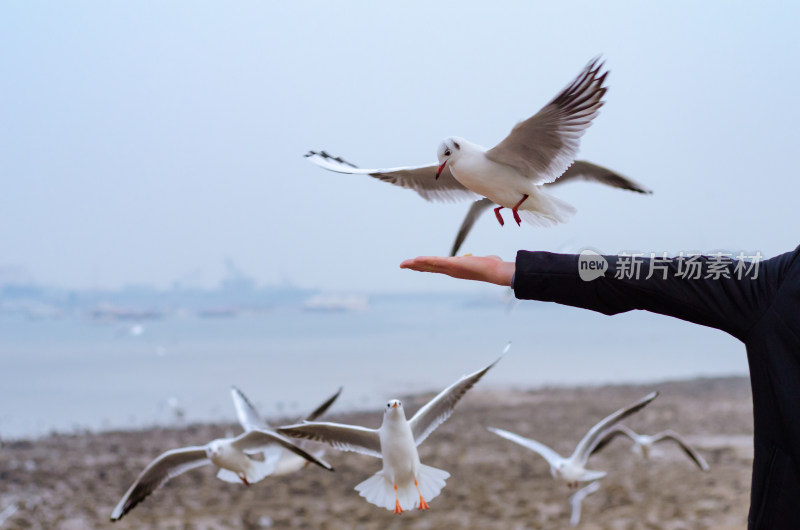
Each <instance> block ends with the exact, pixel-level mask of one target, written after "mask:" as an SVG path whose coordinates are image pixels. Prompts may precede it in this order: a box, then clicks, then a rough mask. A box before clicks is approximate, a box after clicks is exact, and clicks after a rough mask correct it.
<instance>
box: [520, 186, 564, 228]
mask: <svg viewBox="0 0 800 530" xmlns="http://www.w3.org/2000/svg"><path fill="white" fill-rule="evenodd" d="M575 211H576V210H575V208H574V207H573V206H572V205H570V204H569V203H566V202H564V201H562V200H561V199H558V198H556V197H554V196H553V195H550V194H549V193H547V192H546V191H543V190H539V191H538V192H537V193H535V194H534V195H531V196H530V197H528V198H527V199H526V200H525V202H523V203H522V205H521V206H520V208H519V216H520V217H521V218H522V219H523V220H524V221H525V222H526V223H528V224H531V225H533V226H542V227H548V226H553V225H557V224H559V223H564V222H566V221H567V220H568V219H569V218H570V217H572V215H573V214H574V213H575Z"/></svg>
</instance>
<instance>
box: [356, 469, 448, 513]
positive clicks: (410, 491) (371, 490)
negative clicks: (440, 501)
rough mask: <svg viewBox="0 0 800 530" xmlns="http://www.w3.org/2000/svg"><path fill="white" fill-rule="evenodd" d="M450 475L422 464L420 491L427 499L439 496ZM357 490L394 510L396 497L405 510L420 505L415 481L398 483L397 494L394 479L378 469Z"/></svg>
mask: <svg viewBox="0 0 800 530" xmlns="http://www.w3.org/2000/svg"><path fill="white" fill-rule="evenodd" d="M448 477H450V473H448V472H447V471H443V470H441V469H436V468H435V467H431V466H426V465H425V464H420V468H419V471H418V473H417V483H418V484H419V491H420V493H421V494H422V497H423V498H424V499H425V501H426V502H427V501H430V500H431V499H433V498H434V497H437V496H438V495H439V493H440V492H441V491H442V488H444V486H445V481H446V480H447V479H448ZM355 490H356V491H357V492H358V493H359V495H361V496H362V497H364V499H366V501H367V502H369V503H372V504H374V505H376V506H380V507H381V508H385V509H387V510H390V511H394V507H395V499H397V500H399V501H400V507H401V508H402V509H403V510H414V509H416V508H418V507H419V494H418V493H417V487H416V486H414V482H413V481H409V483H408V484H398V488H397V494H396V495H395V491H394V485H393V483H392V479H391V478H389V477H387V476H386V475H384V474H383V471H378V472H377V473H375V474H374V475H372V476H371V477H369V478H368V479H367V480H365V481H364V482H362V483H361V484H359V485H358V486H356V487H355Z"/></svg>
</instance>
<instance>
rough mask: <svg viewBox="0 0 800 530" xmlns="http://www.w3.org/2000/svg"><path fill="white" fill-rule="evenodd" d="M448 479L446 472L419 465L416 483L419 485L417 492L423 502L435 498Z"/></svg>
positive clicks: (448, 475) (448, 474)
mask: <svg viewBox="0 0 800 530" xmlns="http://www.w3.org/2000/svg"><path fill="white" fill-rule="evenodd" d="M448 478H450V473H448V472H447V471H444V470H442V469H437V468H435V467H431V466H426V465H425V464H420V467H419V473H417V482H418V483H419V491H420V493H422V496H423V497H424V498H425V500H426V501H430V500H431V499H433V498H435V497H437V496H438V495H439V493H441V491H442V489H444V485H445V481H446V480H447V479H448Z"/></svg>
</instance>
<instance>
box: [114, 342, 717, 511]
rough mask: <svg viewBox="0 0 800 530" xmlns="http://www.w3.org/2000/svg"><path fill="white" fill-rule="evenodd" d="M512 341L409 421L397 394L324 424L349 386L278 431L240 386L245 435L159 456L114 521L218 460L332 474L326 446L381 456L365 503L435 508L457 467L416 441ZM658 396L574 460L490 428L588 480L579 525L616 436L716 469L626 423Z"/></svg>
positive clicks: (223, 469)
mask: <svg viewBox="0 0 800 530" xmlns="http://www.w3.org/2000/svg"><path fill="white" fill-rule="evenodd" d="M510 346H511V344H510V343H509V344H508V345H507V346H506V347H505V349H504V350H503V353H502V354H501V357H500V358H498V359H497V360H496V361H494V362H493V363H491V364H489V365H488V366H486V367H484V368H482V369H480V370H478V371H476V372H473V373H471V374H469V375H465V376H463V377H461V378H460V379H459V380H458V381H456V382H455V383H453V384H452V385H450V386H448V387H447V388H445V389H444V390H442V391H441V392H440V393H439V394H437V395H436V396H435V397H434V398H433V399H431V400H430V401H429V402H428V403H426V404H425V405H424V406H422V407H421V408H420V409H419V410H418V411H417V412H416V413H415V414H414V415H413V416H412V417H411V418H410V419H407V417H406V412H405V409H404V408H403V403H402V402H401V401H400V400H398V399H392V400H389V401H388V402H387V403H386V406H385V407H384V409H383V421H382V423H381V426H380V427H379V428H378V429H370V428H367V427H362V426H360V425H348V424H343V423H333V422H325V421H317V420H318V418H320V417H321V416H322V415H323V414H325V412H327V410H328V409H329V408H330V407H331V405H332V404H333V403H334V402H335V401H336V399H337V398H338V397H339V395H340V394H341V392H342V389H341V388H339V390H338V391H337V392H336V393H335V394H333V395H332V396H331V397H330V398H328V399H327V400H325V402H323V403H322V404H321V405H320V406H318V407H317V408H316V409H315V410H314V411H313V412H311V413H310V414H308V415H307V416H306V417H305V418H303V419H302V420H300V421H299V422H297V423H294V424H290V425H284V426H282V427H277V428H273V427H271V426H270V425H269V424H268V423H267V422H266V421H264V420H263V419H262V418H261V416H260V415H259V413H258V411H257V410H256V408H255V407H254V406H253V405H252V403H251V402H250V400H248V399H247V397H246V396H245V395H244V393H243V392H242V391H241V390H239V389H238V388H236V387H232V388H231V398H232V399H233V403H234V407H235V409H236V416H237V419H238V421H239V424H240V425H241V426H242V429H244V432H243V433H242V434H240V435H238V436H236V437H232V438H221V439H217V440H213V441H211V442H209V443H207V444H205V445H202V446H194V447H183V448H179V449H172V450H169V451H166V452H165V453H163V454H161V455H160V456H159V457H157V458H156V459H155V460H153V462H151V463H150V464H149V465H148V466H147V467H146V468H145V469H144V471H142V472H141V473H140V474H139V476H138V477H137V478H136V480H135V481H134V482H133V484H132V485H131V486H130V488H128V490H127V491H126V492H125V494H124V495H123V497H122V499H121V500H120V501H119V503H118V504H117V506H116V507H115V508H114V511H113V512H112V513H111V520H112V521H117V520H119V519H121V518H122V517H123V516H124V515H125V514H127V513H128V512H130V511H131V510H132V509H133V508H135V507H136V506H137V505H138V504H139V503H141V502H142V501H143V500H144V499H145V498H147V497H148V496H149V495H150V494H152V493H153V492H155V491H156V490H157V489H158V488H160V487H161V486H163V485H164V484H165V483H166V482H167V481H168V480H170V479H172V478H175V477H177V476H178V475H180V474H182V473H184V472H186V471H188V470H190V469H194V468H197V467H201V466H205V465H209V464H214V465H215V466H217V468H218V470H217V478H219V479H220V480H223V481H226V482H233V483H242V484H244V485H245V486H250V485H252V484H255V483H257V482H259V481H261V480H263V479H264V478H266V477H268V476H273V477H277V476H281V475H288V474H290V473H294V472H296V471H299V470H301V469H303V468H305V467H307V466H309V465H310V464H315V465H317V466H319V467H321V468H323V469H325V470H328V471H333V470H334V469H333V467H332V466H331V465H330V464H328V463H327V462H326V461H324V460H322V457H323V456H324V454H325V448H326V447H327V446H331V447H333V448H334V449H337V450H339V451H353V452H357V453H362V454H365V455H368V456H372V457H376V458H379V459H381V462H382V468H381V469H380V470H379V471H377V472H376V473H375V474H373V475H372V476H370V477H369V478H367V479H366V480H364V481H363V482H361V483H359V484H357V485H356V486H355V488H354V489H355V490H356V491H357V492H358V493H359V495H361V496H362V497H363V498H364V499H365V500H366V501H367V502H369V503H371V504H374V505H376V506H378V507H380V508H384V509H386V510H389V511H391V512H393V513H395V514H400V513H403V512H404V511H406V510H428V509H429V508H430V506H429V504H428V503H429V502H430V501H431V500H433V499H434V498H436V497H437V496H439V494H440V493H441V492H442V490H443V489H444V487H445V485H446V482H447V479H448V478H449V477H450V473H448V472H447V471H444V470H442V469H438V468H436V467H432V466H429V465H426V464H423V463H422V462H421V461H420V458H419V452H418V450H417V447H419V445H420V444H421V443H422V442H424V441H425V440H426V439H427V438H428V437H429V436H430V435H431V434H432V433H433V431H434V430H436V428H437V427H439V426H440V425H441V424H442V423H444V422H445V421H446V420H447V419H448V418H449V417H450V416H451V415H452V414H453V412H454V410H455V408H456V405H457V404H458V402H459V401H460V400H461V398H463V397H464V395H465V394H466V393H467V392H468V391H469V390H470V389H471V388H472V387H474V386H475V385H476V384H477V383H478V382H479V381H480V380H481V379H482V378H483V377H484V376H485V375H486V373H487V372H488V371H489V370H491V369H492V368H493V367H494V366H495V365H496V364H497V363H498V362H499V361H500V359H501V358H502V355H504V354H505V353H506V352H508V350H509V348H510ZM657 396H658V392H651V393H650V394H648V395H646V396H644V397H643V398H641V399H640V400H638V401H636V402H635V403H632V404H631V405H628V406H627V407H623V408H621V409H619V410H617V411H615V412H613V413H612V414H609V415H608V416H606V417H605V418H603V419H602V420H600V421H599V422H598V423H596V424H595V425H594V426H593V427H592V428H591V429H589V431H588V432H587V433H586V435H585V436H584V437H583V438H581V440H580V441H579V442H578V445H577V446H576V448H575V450H574V451H573V453H572V455H570V456H569V457H568V458H564V457H562V456H561V455H559V454H558V453H557V452H555V451H554V450H553V449H551V448H550V447H548V446H547V445H545V444H543V443H541V442H538V441H536V440H533V439H530V438H525V437H523V436H520V435H518V434H515V433H512V432H510V431H506V430H503V429H498V428H495V427H487V429H488V430H489V431H490V432H493V433H494V434H497V435H498V436H500V437H502V438H505V439H507V440H509V441H512V442H514V443H516V444H518V445H521V446H523V447H525V448H527V449H530V450H532V451H533V452H535V453H537V454H538V455H540V456H541V457H543V458H544V459H545V460H546V461H547V463H548V465H549V467H550V474H551V475H552V476H553V478H554V479H556V480H559V481H562V482H565V483H566V484H567V485H568V486H569V488H571V489H576V488H578V485H579V483H581V482H588V483H589V484H588V485H587V486H585V487H583V488H581V489H578V490H577V491H576V492H575V493H574V494H573V495H572V496H571V497H570V504H571V506H572V515H571V518H570V522H571V524H572V525H573V526H574V525H576V524H578V522H579V521H580V513H581V502H582V500H583V499H584V498H585V497H586V496H587V495H590V494H591V493H594V492H596V491H597V490H598V489H599V487H600V479H602V478H603V477H605V476H606V471H597V470H592V469H588V468H587V463H588V460H589V458H590V457H591V456H592V455H594V454H596V453H597V452H598V451H600V449H602V448H603V447H605V446H607V445H608V444H609V443H610V442H611V441H612V440H613V439H614V438H616V437H618V436H623V437H629V438H630V439H631V440H632V441H633V442H634V446H633V447H634V448H639V449H638V451H639V452H640V453H641V454H643V455H645V456H647V455H649V454H650V448H651V447H652V445H653V444H655V443H658V442H660V441H666V440H671V441H674V442H676V443H678V444H679V445H680V447H681V448H682V449H683V450H684V451H685V452H686V453H687V454H688V455H689V456H690V457H691V458H692V460H693V461H694V462H695V463H696V464H697V466H698V467H700V469H702V470H703V471H707V470H708V464H707V463H706V462H705V460H704V459H703V457H702V456H700V454H699V453H697V452H696V451H695V450H694V449H693V448H692V447H691V446H689V444H688V443H687V442H686V441H685V440H684V439H683V438H681V437H680V436H679V435H678V434H677V433H674V432H672V431H664V432H662V433H659V434H657V435H653V436H642V435H638V434H636V433H635V432H633V431H632V430H630V429H629V428H628V427H626V426H624V425H623V424H622V423H621V422H622V421H623V420H625V419H626V418H628V417H629V416H631V415H633V414H635V413H636V412H638V411H640V410H641V409H643V408H644V407H645V406H647V405H648V404H649V403H650V402H652V401H653V400H654V399H655V398H656V397H657ZM290 439H294V440H295V441H296V443H295V441H292V440H290Z"/></svg>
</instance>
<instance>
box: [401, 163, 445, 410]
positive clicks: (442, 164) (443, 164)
mask: <svg viewBox="0 0 800 530" xmlns="http://www.w3.org/2000/svg"><path fill="white" fill-rule="evenodd" d="M442 165H444V164H442ZM392 408H393V409H396V408H397V403H392Z"/></svg>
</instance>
